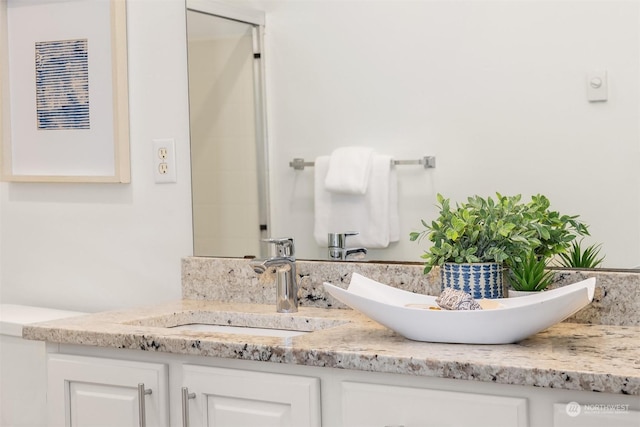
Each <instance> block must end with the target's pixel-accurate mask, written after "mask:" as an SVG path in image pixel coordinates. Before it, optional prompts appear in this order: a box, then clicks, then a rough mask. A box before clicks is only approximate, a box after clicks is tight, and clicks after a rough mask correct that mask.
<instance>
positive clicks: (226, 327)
mask: <svg viewBox="0 0 640 427" xmlns="http://www.w3.org/2000/svg"><path fill="white" fill-rule="evenodd" d="M255 310H257V309H255ZM269 310H272V308H271V307H269ZM344 323H346V321H345V320H340V319H332V318H325V317H319V316H308V315H305V314H303V313H290V314H282V313H274V312H272V311H268V312H266V311H265V312H256V311H254V312H251V311H241V310H238V311H234V310H185V311H178V312H172V313H170V314H165V315H161V316H154V317H148V318H144V319H139V320H136V321H132V322H127V323H126V324H127V325H134V326H145V327H153V328H162V329H167V331H184V332H185V333H202V334H207V333H223V334H237V335H254V336H265V337H282V338H289V337H294V336H299V335H304V334H308V333H310V332H314V331H319V330H322V329H327V328H332V327H335V326H339V325H342V324H344Z"/></svg>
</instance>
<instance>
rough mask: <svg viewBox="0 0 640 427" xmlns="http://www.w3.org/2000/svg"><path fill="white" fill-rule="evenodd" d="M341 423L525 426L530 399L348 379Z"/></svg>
mask: <svg viewBox="0 0 640 427" xmlns="http://www.w3.org/2000/svg"><path fill="white" fill-rule="evenodd" d="M342 425H343V426H349V427H357V426H369V427H370V426H380V427H383V426H403V427H415V426H421V427H424V426H491V427H499V426H505V427H506V426H509V427H514V426H518V427H524V426H527V425H528V420H527V401H526V399H522V398H512V397H502V396H492V395H483V394H473V393H460V392H453V391H442V390H430V389H421V388H412V387H398V386H388V385H379V384H365V383H356V382H346V381H345V382H343V383H342Z"/></svg>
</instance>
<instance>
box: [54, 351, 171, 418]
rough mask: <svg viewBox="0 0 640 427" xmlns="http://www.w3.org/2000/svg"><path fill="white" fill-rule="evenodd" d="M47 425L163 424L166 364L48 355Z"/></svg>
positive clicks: (166, 387) (165, 397)
mask: <svg viewBox="0 0 640 427" xmlns="http://www.w3.org/2000/svg"><path fill="white" fill-rule="evenodd" d="M47 368H48V373H47V377H48V378H47V380H48V385H47V391H48V393H47V400H48V402H47V406H48V409H49V410H48V412H49V414H48V418H49V425H50V426H56V427H57V426H60V427H62V426H73V427H82V426H105V427H107V426H108V427H113V426H120V427H128V426H136V427H144V426H162V427H164V426H168V425H169V423H168V419H169V418H168V415H169V408H168V401H169V399H168V398H169V385H168V371H167V365H166V364H162V363H148V362H138V361H129V360H119V359H107V358H101V357H85V356H75V355H67V354H52V355H49V358H48V364H47Z"/></svg>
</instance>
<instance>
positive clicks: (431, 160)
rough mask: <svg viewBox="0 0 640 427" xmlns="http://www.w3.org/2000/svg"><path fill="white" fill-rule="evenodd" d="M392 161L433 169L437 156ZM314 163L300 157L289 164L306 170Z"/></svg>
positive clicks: (397, 163) (299, 169)
mask: <svg viewBox="0 0 640 427" xmlns="http://www.w3.org/2000/svg"><path fill="white" fill-rule="evenodd" d="M391 162H392V164H394V165H423V166H424V168H425V169H432V168H435V167H436V158H435V156H424V157H423V158H421V159H417V160H392V161H391ZM314 165H315V163H314V162H305V161H304V159H299V158H297V159H293V160H292V161H290V162H289V166H290V167H292V168H294V169H295V170H298V171H301V170H304V168H305V167H307V166H309V167H311V166H314Z"/></svg>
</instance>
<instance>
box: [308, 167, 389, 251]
mask: <svg viewBox="0 0 640 427" xmlns="http://www.w3.org/2000/svg"><path fill="white" fill-rule="evenodd" d="M329 163H330V158H329V156H322V157H318V158H317V159H316V161H315V184H314V185H315V226H314V237H315V239H316V242H317V243H318V245H320V246H322V247H326V246H327V234H328V233H344V232H346V231H357V232H359V234H358V235H357V236H353V237H350V238H349V247H359V246H364V247H366V248H370V249H375V248H386V247H388V246H389V243H390V242H395V241H398V240H399V239H400V236H399V221H398V195H397V191H398V190H397V177H396V172H395V169H393V168H392V167H391V157H389V156H384V155H379V154H374V156H373V161H372V166H371V171H370V174H369V179H368V185H367V187H368V189H367V192H366V193H365V194H362V195H354V194H340V193H333V192H330V191H327V189H326V186H325V185H324V184H325V178H326V175H327V173H328V169H329Z"/></svg>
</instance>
